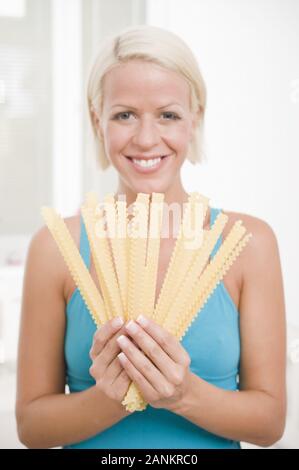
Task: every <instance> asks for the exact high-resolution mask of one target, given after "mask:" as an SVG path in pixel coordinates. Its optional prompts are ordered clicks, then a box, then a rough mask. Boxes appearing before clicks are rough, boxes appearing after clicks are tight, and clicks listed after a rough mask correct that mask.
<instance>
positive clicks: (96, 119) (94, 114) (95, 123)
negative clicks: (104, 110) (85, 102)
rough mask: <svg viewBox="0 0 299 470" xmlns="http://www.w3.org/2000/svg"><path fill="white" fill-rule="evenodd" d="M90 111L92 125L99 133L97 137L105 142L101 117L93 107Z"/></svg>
mask: <svg viewBox="0 0 299 470" xmlns="http://www.w3.org/2000/svg"><path fill="white" fill-rule="evenodd" d="M90 111H91V116H92V123H93V126H94V128H95V130H96V132H97V136H98V138H99V139H100V140H103V130H102V126H101V121H100V118H99V115H98V113H97V111H96V110H95V108H94V107H93V106H91V108H90Z"/></svg>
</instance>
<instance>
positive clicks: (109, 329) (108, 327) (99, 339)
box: [89, 317, 124, 360]
mask: <svg viewBox="0 0 299 470" xmlns="http://www.w3.org/2000/svg"><path fill="white" fill-rule="evenodd" d="M117 319H118V317H117V318H114V319H113V320H109V321H108V322H106V323H105V324H104V325H102V326H100V327H99V328H98V330H97V331H96V332H95V334H94V337H93V343H92V346H91V349H90V352H89V356H90V358H91V359H92V360H94V359H95V358H96V356H97V355H98V354H99V353H100V352H101V350H102V349H103V348H104V347H105V345H106V344H107V342H108V341H109V339H110V338H111V337H112V336H113V335H114V334H115V333H116V332H117V331H119V330H120V328H122V327H123V325H124V320H123V319H122V318H121V317H120V319H121V322H122V323H117Z"/></svg>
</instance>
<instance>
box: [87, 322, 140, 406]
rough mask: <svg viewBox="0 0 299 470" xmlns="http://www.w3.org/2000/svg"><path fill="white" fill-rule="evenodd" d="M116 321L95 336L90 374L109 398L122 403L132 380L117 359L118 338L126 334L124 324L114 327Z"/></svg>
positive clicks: (108, 324)
mask: <svg viewBox="0 0 299 470" xmlns="http://www.w3.org/2000/svg"><path fill="white" fill-rule="evenodd" d="M114 320H115V319H113V320H109V321H108V322H107V323H105V325H103V326H101V328H99V329H98V330H97V331H96V332H95V334H94V337H93V344H92V347H91V350H90V352H89V355H90V358H91V359H92V361H93V363H92V366H91V367H90V369H89V373H90V375H91V376H92V377H93V378H94V379H95V381H96V386H97V387H98V388H99V389H100V390H102V391H103V392H104V393H105V394H106V395H107V396H108V397H109V398H112V399H113V400H117V401H119V402H122V400H123V399H124V397H125V395H126V393H127V390H128V388H129V385H130V383H131V379H130V377H129V376H128V375H127V373H126V371H125V370H124V368H123V367H122V365H121V363H120V362H119V360H118V357H117V354H118V353H119V352H120V348H119V345H118V343H117V341H116V338H117V337H118V336H120V335H121V334H126V331H125V329H124V323H123V324H122V325H119V326H114V325H113V322H114Z"/></svg>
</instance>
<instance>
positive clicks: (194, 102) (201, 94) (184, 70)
mask: <svg viewBox="0 0 299 470" xmlns="http://www.w3.org/2000/svg"><path fill="white" fill-rule="evenodd" d="M130 60H141V61H146V62H151V63H154V64H157V65H160V66H162V67H164V68H166V69H169V70H172V71H175V72H177V73H179V74H180V75H182V76H183V78H185V79H186V80H187V82H188V84H189V87H190V92H191V112H194V113H200V114H198V121H197V124H196V129H195V133H194V137H193V139H192V141H191V142H190V144H189V148H188V152H187V155H186V158H187V159H188V160H189V161H190V162H191V163H193V164H196V163H200V162H202V161H203V160H204V159H205V157H204V153H203V124H204V114H205V108H206V94H207V93H206V86H205V83H204V80H203V77H202V75H201V72H200V70H199V66H198V63H197V60H196V58H195V56H194V55H193V53H192V51H191V50H190V48H189V46H188V45H187V44H186V43H185V42H184V41H183V40H182V39H181V38H180V37H179V36H177V35H176V34H174V33H172V32H170V31H168V30H165V29H162V28H159V27H157V26H150V25H145V24H142V25H137V26H131V27H129V28H125V29H123V30H122V31H121V32H120V33H118V34H116V35H110V36H108V38H106V40H105V42H104V43H103V44H102V45H101V47H100V49H99V50H98V51H97V53H96V56H95V58H94V60H93V61H92V65H91V67H90V72H89V75H88V79H87V86H86V91H87V103H88V110H87V112H88V116H89V121H90V124H91V128H90V130H91V135H92V139H93V140H94V146H95V147H94V149H95V153H96V158H97V160H98V162H99V164H100V167H101V168H102V169H103V170H105V169H106V168H107V167H109V165H110V162H109V160H108V158H107V155H106V152H105V148H104V142H103V141H102V139H100V138H99V136H98V133H97V129H96V123H95V114H98V115H99V114H101V112H102V104H103V79H104V76H105V74H106V73H107V72H109V71H110V70H111V69H112V68H114V67H116V66H118V65H121V64H123V63H126V62H129V61H130Z"/></svg>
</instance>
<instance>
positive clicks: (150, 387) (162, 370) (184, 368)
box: [117, 317, 192, 410]
mask: <svg viewBox="0 0 299 470" xmlns="http://www.w3.org/2000/svg"><path fill="white" fill-rule="evenodd" d="M139 318H140V317H139ZM139 318H138V319H137V321H138V323H136V322H134V321H131V322H129V323H127V324H126V325H125V329H126V330H127V332H128V333H129V335H130V336H131V337H132V339H133V340H134V342H135V343H136V345H137V347H136V346H135V344H134V342H133V341H130V339H129V338H127V337H126V336H123V337H118V338H117V342H118V343H119V345H120V347H121V349H122V351H123V352H122V353H121V354H119V355H118V357H119V360H120V362H121V364H122V365H123V367H124V369H125V371H126V372H127V374H128V376H129V377H130V378H131V380H132V381H133V382H135V384H136V385H137V387H138V388H139V390H140V392H141V394H142V396H143V398H144V399H145V400H146V402H147V403H149V404H150V405H151V406H152V407H154V408H166V409H169V410H175V409H176V407H177V406H178V404H179V403H180V402H181V400H182V399H183V398H184V397H185V395H186V393H187V391H188V390H189V384H190V378H191V374H192V373H191V371H190V370H189V366H190V363H191V359H190V356H189V355H188V353H187V352H186V350H185V349H184V348H183V346H182V345H181V343H180V342H179V341H178V340H177V338H175V336H173V335H171V334H170V333H169V332H168V331H166V330H165V329H164V328H162V327H161V326H160V325H158V324H157V323H155V322H154V321H153V320H151V319H150V318H145V320H146V322H145V323H143V324H142V326H141V321H139ZM130 325H131V328H130ZM132 327H133V328H132ZM134 329H135V331H134ZM138 347H139V348H140V349H141V350H140V349H139V348H138Z"/></svg>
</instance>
